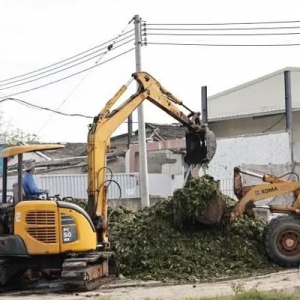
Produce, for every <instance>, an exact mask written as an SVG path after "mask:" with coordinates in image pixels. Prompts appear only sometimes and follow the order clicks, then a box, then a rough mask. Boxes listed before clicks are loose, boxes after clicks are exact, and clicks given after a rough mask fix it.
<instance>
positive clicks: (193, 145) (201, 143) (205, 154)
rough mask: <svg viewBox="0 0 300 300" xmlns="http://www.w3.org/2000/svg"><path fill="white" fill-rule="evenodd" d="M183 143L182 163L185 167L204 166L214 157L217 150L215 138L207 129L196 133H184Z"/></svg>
mask: <svg viewBox="0 0 300 300" xmlns="http://www.w3.org/2000/svg"><path fill="white" fill-rule="evenodd" d="M185 141H186V156H185V158H184V161H185V163H186V164H187V165H205V164H208V163H209V162H210V161H211V160H212V158H213V157H214V155H215V152H216V148H217V142H216V137H215V134H214V133H213V132H212V131H210V130H209V129H208V128H207V127H204V128H203V130H199V131H198V132H197V131H195V132H194V131H190V132H186V134H185Z"/></svg>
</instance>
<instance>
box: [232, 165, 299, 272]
mask: <svg viewBox="0 0 300 300" xmlns="http://www.w3.org/2000/svg"><path fill="white" fill-rule="evenodd" d="M292 173H293V172H291V173H288V174H285V175H284V176H286V175H289V174H292ZM241 174H245V175H249V176H252V177H256V178H259V179H261V180H262V181H263V182H265V183H263V184H255V185H249V186H243V184H242V177H241ZM294 174H295V173H294ZM295 175H296V176H297V181H288V180H284V179H282V177H283V176H281V177H276V176H274V175H272V174H268V173H261V172H258V171H253V170H248V169H245V168H241V167H236V168H234V193H235V196H236V197H237V199H238V202H237V203H236V204H235V205H234V207H233V209H232V211H231V217H230V221H231V222H234V221H235V220H236V218H237V217H239V216H241V215H243V214H247V215H249V216H254V212H253V209H254V208H262V209H266V210H268V211H270V212H271V213H276V214H279V216H278V217H275V218H273V219H272V220H271V221H270V222H268V224H267V226H266V227H265V230H264V234H263V244H264V247H265V250H266V253H267V255H268V256H269V258H270V259H271V260H272V261H273V262H275V263H277V264H278V265H280V266H283V267H298V266H299V265H300V181H299V176H298V175H297V174H295ZM287 194H292V195H293V201H292V204H291V205H282V204H274V205H272V204H269V205H263V206H261V205H255V202H256V201H260V200H264V199H268V198H274V197H280V196H283V195H287Z"/></svg>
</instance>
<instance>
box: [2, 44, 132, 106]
mask: <svg viewBox="0 0 300 300" xmlns="http://www.w3.org/2000/svg"><path fill="white" fill-rule="evenodd" d="M134 49H135V48H131V49H129V50H127V51H124V52H122V53H120V54H118V55H115V56H114V57H112V58H110V59H107V60H105V61H103V62H102V63H100V64H97V65H94V66H91V67H89V68H86V69H83V70H81V71H79V72H76V73H73V74H71V75H69V76H65V77H63V78H60V79H57V80H54V81H51V82H48V83H46V84H43V85H40V86H37V87H34V88H31V89H27V90H23V91H20V92H16V93H12V94H10V95H6V96H4V97H1V98H7V97H8V98H9V97H12V96H17V95H21V94H24V93H28V92H31V91H34V90H37V89H40V88H43V87H46V86H49V85H51V84H54V83H57V82H60V81H63V80H66V79H68V78H71V77H73V76H76V75H78V74H81V73H83V72H86V71H88V70H91V69H94V68H96V67H98V66H101V65H103V64H105V63H107V62H109V61H112V60H114V59H116V58H118V57H120V56H123V55H124V54H127V53H129V52H131V51H133V50H134ZM1 98H0V99H1ZM0 103H1V100H0Z"/></svg>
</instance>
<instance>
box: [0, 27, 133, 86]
mask: <svg viewBox="0 0 300 300" xmlns="http://www.w3.org/2000/svg"><path fill="white" fill-rule="evenodd" d="M130 32H133V29H132V30H129V31H127V32H126V33H124V34H123V36H124V35H126V34H128V33H130ZM116 38H117V37H115V38H113V39H111V40H108V41H106V42H105V43H102V44H100V45H98V46H95V47H93V48H90V49H88V50H86V51H83V52H80V53H78V54H76V55H74V56H71V57H69V58H66V59H64V60H61V61H59V62H56V63H53V64H50V65H48V66H46V67H43V68H40V69H36V70H34V71H31V72H28V73H24V74H22V75H18V76H15V77H11V78H8V79H4V80H0V83H1V82H6V81H10V80H12V79H16V78H20V77H23V76H26V75H29V74H33V73H36V72H38V71H42V70H45V69H48V68H50V67H52V66H56V65H58V64H60V63H63V62H66V61H68V60H70V59H73V58H75V57H78V56H80V55H82V54H85V53H88V52H90V51H92V50H95V49H97V48H99V47H102V46H103V45H105V44H109V43H111V42H112V41H114V40H115V39H116Z"/></svg>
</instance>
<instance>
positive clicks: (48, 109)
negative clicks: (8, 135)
mask: <svg viewBox="0 0 300 300" xmlns="http://www.w3.org/2000/svg"><path fill="white" fill-rule="evenodd" d="M6 101H13V102H16V103H18V104H21V105H24V106H27V107H30V108H33V109H38V110H46V111H50V112H53V113H55V114H59V115H62V116H66V117H80V118H86V119H93V118H94V117H92V116H88V115H83V114H78V113H64V112H61V111H58V110H55V109H51V108H48V107H43V106H40V105H36V104H32V103H29V102H27V101H24V100H21V99H17V98H5V99H2V100H0V103H2V102H6ZM123 123H127V121H124V122H123ZM133 123H137V122H133Z"/></svg>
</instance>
